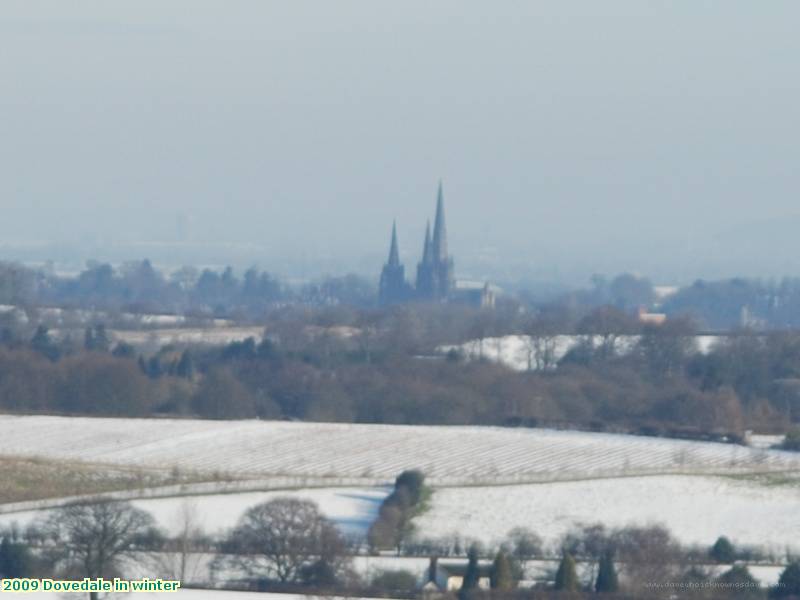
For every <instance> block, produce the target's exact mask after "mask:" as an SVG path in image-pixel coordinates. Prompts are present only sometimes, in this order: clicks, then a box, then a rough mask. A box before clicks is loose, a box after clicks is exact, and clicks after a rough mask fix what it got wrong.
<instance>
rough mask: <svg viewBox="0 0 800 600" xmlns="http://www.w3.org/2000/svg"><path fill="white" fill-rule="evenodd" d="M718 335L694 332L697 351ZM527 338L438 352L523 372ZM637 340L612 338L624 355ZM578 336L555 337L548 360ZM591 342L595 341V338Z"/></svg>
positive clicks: (529, 353)
mask: <svg viewBox="0 0 800 600" xmlns="http://www.w3.org/2000/svg"><path fill="white" fill-rule="evenodd" d="M719 339H720V338H719V336H713V335H698V336H695V342H696V345H697V351H698V352H700V353H701V354H706V353H708V352H709V350H710V349H711V347H712V346H713V345H714V344H715V343H716V342H717V341H718V340H719ZM529 340H530V338H529V337H528V336H524V335H507V336H503V337H488V338H484V339H483V340H470V341H469V342H465V343H464V344H461V345H458V346H441V347H440V348H439V351H440V352H442V353H447V352H449V351H451V350H456V351H458V352H460V353H461V354H463V355H464V356H465V357H467V358H468V359H470V360H478V359H481V358H482V359H485V360H491V361H493V362H499V363H501V364H504V365H506V366H507V367H509V368H511V369H514V370H517V371H525V370H527V369H528V365H529V360H530V364H532V365H535V363H536V361H535V359H534V358H533V357H532V350H531V348H530V341H529ZM638 340H639V336H637V335H622V336H619V337H618V338H617V340H616V350H617V352H619V353H621V354H625V353H626V352H628V351H630V349H631V348H633V346H634V344H636V342H637V341H638ZM580 341H581V336H578V335H558V336H555V338H554V340H553V345H552V352H553V356H552V358H551V362H558V361H559V360H561V359H562V358H564V356H565V355H566V354H567V352H569V351H570V350H571V349H572V348H574V347H575V346H577V345H578V343H579V342H580ZM594 343H595V344H596V345H597V344H599V338H597V339H596V340H595V341H594Z"/></svg>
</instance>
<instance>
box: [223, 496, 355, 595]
mask: <svg viewBox="0 0 800 600" xmlns="http://www.w3.org/2000/svg"><path fill="white" fill-rule="evenodd" d="M345 548H346V545H345V542H344V540H343V539H342V536H341V534H339V531H338V530H337V529H336V528H335V527H334V525H333V524H332V523H331V522H330V521H328V520H327V519H326V518H325V517H324V516H322V514H321V513H320V512H319V508H318V507H317V505H316V504H315V503H314V502H311V501H310V500H298V499H296V498H276V499H275V500H270V501H269V502H265V503H263V504H258V505H256V506H253V507H252V508H250V509H249V510H248V511H247V512H246V513H245V514H244V515H243V516H242V518H241V519H240V521H239V523H238V525H237V526H236V528H235V529H234V530H233V532H231V534H230V536H229V541H228V549H229V550H230V551H231V552H233V554H232V555H230V556H229V557H228V558H227V559H225V560H226V561H227V562H229V563H230V566H231V567H233V568H235V569H236V570H238V571H240V572H241V573H244V574H246V575H247V576H249V577H253V578H267V579H273V580H277V581H280V582H282V583H285V582H294V581H301V580H302V581H307V582H309V583H322V584H325V583H333V581H334V580H336V579H337V578H338V577H339V576H341V575H343V574H344V573H345V572H346V571H347V567H348V560H347V558H346V557H345V556H344V551H345Z"/></svg>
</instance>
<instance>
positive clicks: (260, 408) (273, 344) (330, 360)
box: [0, 306, 800, 445]
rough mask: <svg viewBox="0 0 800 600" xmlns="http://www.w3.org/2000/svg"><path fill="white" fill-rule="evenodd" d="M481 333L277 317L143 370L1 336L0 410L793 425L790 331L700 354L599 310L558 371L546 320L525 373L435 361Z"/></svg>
mask: <svg viewBox="0 0 800 600" xmlns="http://www.w3.org/2000/svg"><path fill="white" fill-rule="evenodd" d="M490 317H491V318H492V319H502V318H503V317H502V315H494V314H492V315H490ZM486 318H487V317H486V315H485V314H484V313H482V312H481V311H475V312H470V311H468V310H464V311H463V312H459V311H450V310H448V309H447V308H445V307H432V308H429V307H421V306H420V307H414V306H411V307H396V308H393V309H390V310H386V311H369V310H360V311H359V310H351V309H346V310H345V309H330V310H327V309H326V310H313V309H308V308H306V309H302V310H299V309H289V308H287V309H284V310H283V311H279V312H276V313H275V314H274V315H273V316H272V317H271V318H270V319H269V320H267V321H266V324H265V335H264V337H263V339H262V340H261V341H259V342H256V340H255V339H252V338H251V339H248V340H244V341H241V342H234V343H231V344H228V345H225V346H221V347H194V348H193V347H184V348H177V347H171V346H166V347H163V348H161V349H160V350H159V351H157V352H155V353H153V354H150V355H143V354H141V353H139V352H138V351H137V350H136V349H135V348H133V347H132V346H129V345H127V344H125V343H118V342H114V341H112V340H111V338H110V335H109V333H108V331H107V330H106V329H105V328H104V327H103V325H102V324H96V325H93V326H90V327H88V328H87V329H86V330H85V332H84V334H83V336H82V339H81V340H76V339H74V338H55V337H54V336H52V335H51V334H50V332H49V331H48V330H47V329H46V328H45V327H43V326H39V327H37V328H36V329H35V330H34V331H32V332H30V331H28V333H27V334H26V333H25V331H24V330H11V329H9V328H6V329H4V330H2V334H1V335H0V410H5V411H12V412H19V413H47V412H51V413H62V414H84V415H85V414H90V415H104V416H148V415H159V414H162V415H176V416H198V417H206V418H222V419H224V418H255V417H257V418H292V419H305V420H315V421H340V422H358V423H397V424H453V425H456V424H458V425H461V424H485V425H506V426H559V427H562V426H571V427H578V428H584V429H599V430H612V431H633V432H639V433H647V434H657V435H674V436H683V437H700V438H706V439H727V440H729V441H730V440H733V441H737V440H741V439H742V435H743V432H744V430H746V429H756V430H760V431H774V432H783V433H785V432H792V431H793V430H794V429H796V428H797V426H798V423H800V334H798V333H797V332H790V331H785V332H770V333H762V332H752V331H747V330H743V331H740V332H736V333H735V334H730V335H728V336H725V337H723V338H720V339H719V340H718V342H717V343H716V344H715V345H713V346H712V347H711V348H710V350H709V351H708V352H705V353H701V352H699V351H698V349H697V347H696V328H695V327H694V326H693V324H692V322H691V321H689V320H681V319H675V320H672V321H667V323H665V324H663V325H661V326H644V327H642V326H640V325H639V326H637V327H638V328H637V329H635V330H634V329H631V327H633V323H632V322H631V319H630V318H629V316H628V315H626V314H625V313H622V312H621V311H619V310H617V309H614V308H611V307H604V308H600V309H597V310H595V311H593V312H592V313H590V314H589V315H587V316H586V317H584V318H583V319H581V320H580V321H579V323H578V324H577V325H576V327H575V329H574V331H576V333H575V334H574V335H575V337H576V339H577V340H578V342H577V344H576V345H575V346H574V347H573V348H572V350H570V351H569V352H568V353H567V354H566V355H565V356H563V357H562V358H560V359H559V360H556V359H555V358H554V355H553V352H552V345H553V343H554V339H555V338H556V337H557V336H558V335H560V334H559V333H557V332H559V331H562V329H561V328H560V327H557V326H556V325H555V324H554V322H553V321H552V320H550V317H549V316H548V315H545V314H537V315H535V316H533V317H531V318H530V320H529V322H528V323H527V325H526V328H525V330H526V331H527V338H526V339H527V340H528V343H529V345H530V348H529V352H530V354H531V357H532V358H531V365H530V366H531V368H530V370H526V371H522V372H519V371H513V370H511V369H508V368H506V367H504V366H502V365H500V364H496V363H493V362H491V361H489V360H486V359H484V360H480V359H478V360H474V359H468V357H465V356H462V355H461V354H460V353H458V352H451V353H449V354H447V355H442V354H441V353H438V352H437V351H436V348H437V347H438V346H439V345H440V344H441V343H443V342H454V341H456V342H457V341H459V340H462V339H464V338H465V337H466V338H469V337H470V336H472V335H477V334H480V333H482V332H486V331H491V332H498V331H501V329H500V328H499V327H498V328H497V329H489V330H487V329H483V328H482V325H483V324H484V323H485V320H484V319H486ZM631 331H634V332H635V335H634V334H632V333H631ZM484 334H485V335H488V334H487V333H484ZM28 336H29V337H28ZM623 336H627V338H626V339H627V340H628V347H627V348H626V349H625V350H624V351H622V350H620V344H619V340H620V339H621V338H622V337H623ZM793 435H795V434H793ZM793 439H795V438H793V437H791V436H790V437H789V438H788V440H787V443H789V444H790V445H791V443H792V442H791V440H793Z"/></svg>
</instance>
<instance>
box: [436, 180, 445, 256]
mask: <svg viewBox="0 0 800 600" xmlns="http://www.w3.org/2000/svg"><path fill="white" fill-rule="evenodd" d="M433 259H434V260H435V261H437V262H445V261H446V260H447V227H446V226H445V224H444V195H443V194H442V182H441V181H440V182H439V193H438V194H437V198H436V220H435V221H434V222H433Z"/></svg>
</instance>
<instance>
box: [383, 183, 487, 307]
mask: <svg viewBox="0 0 800 600" xmlns="http://www.w3.org/2000/svg"><path fill="white" fill-rule="evenodd" d="M378 293H379V296H378V300H379V302H380V304H381V305H383V306H386V305H389V304H400V303H403V302H410V301H421V302H463V303H468V304H474V305H477V306H481V307H484V306H493V305H494V294H493V293H492V292H491V290H490V288H489V285H488V284H486V285H484V286H483V287H482V288H480V289H478V288H469V287H459V286H457V285H456V279H455V271H454V267H453V259H452V258H451V257H450V256H449V255H448V253H447V227H446V226H445V222H444V197H443V195H442V184H441V183H439V192H438V194H437V198H436V217H435V219H434V221H433V235H431V224H430V221H428V225H427V227H426V228H425V242H424V244H423V246H422V260H421V261H420V262H419V263H418V264H417V280H416V284H415V285H413V286H412V285H411V284H410V283H408V282H407V281H406V276H405V267H403V265H402V264H401V263H400V252H399V250H398V245H397V224H396V223H395V224H392V241H391V244H390V246H389V260H388V261H387V262H386V264H385V265H384V266H383V270H382V271H381V279H380V286H379V292H378Z"/></svg>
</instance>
